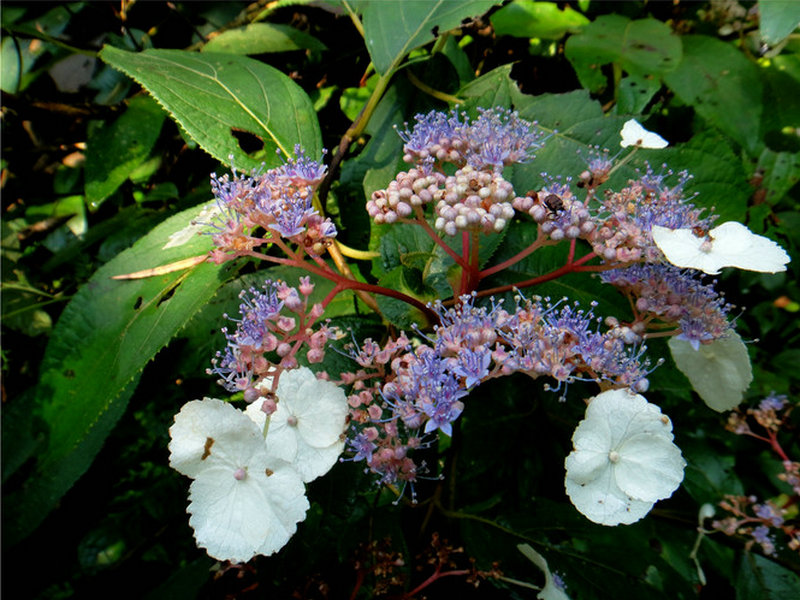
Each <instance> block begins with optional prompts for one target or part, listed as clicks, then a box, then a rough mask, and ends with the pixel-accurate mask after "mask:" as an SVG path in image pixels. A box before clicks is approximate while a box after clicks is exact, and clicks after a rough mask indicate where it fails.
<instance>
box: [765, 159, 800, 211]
mask: <svg viewBox="0 0 800 600" xmlns="http://www.w3.org/2000/svg"><path fill="white" fill-rule="evenodd" d="M758 171H760V172H762V173H763V174H764V178H763V180H762V182H761V186H762V187H763V188H764V189H766V191H767V196H766V201H767V203H768V204H770V205H772V206H774V205H775V204H776V203H777V202H779V201H780V200H781V198H783V197H784V196H785V195H786V194H787V193H788V192H789V190H790V189H792V188H793V187H794V186H795V184H796V183H797V182H798V181H800V154H798V153H797V152H774V151H773V150H770V149H769V148H765V149H764V150H763V151H762V152H761V156H759V157H758Z"/></svg>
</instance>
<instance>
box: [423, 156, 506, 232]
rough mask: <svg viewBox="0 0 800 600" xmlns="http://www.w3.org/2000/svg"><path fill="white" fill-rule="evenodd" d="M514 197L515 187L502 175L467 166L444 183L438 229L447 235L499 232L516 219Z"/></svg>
mask: <svg viewBox="0 0 800 600" xmlns="http://www.w3.org/2000/svg"><path fill="white" fill-rule="evenodd" d="M513 197H514V187H513V186H512V185H511V183H509V182H508V181H506V180H505V179H503V176H502V174H501V173H499V172H496V171H479V170H476V169H475V168H473V167H472V166H470V165H467V166H465V167H464V168H462V169H459V170H458V171H456V173H455V175H453V176H450V177H448V178H447V179H446V180H445V183H444V190H443V191H442V193H441V194H440V195H439V198H440V199H439V201H438V203H437V204H436V221H435V227H436V229H438V230H439V231H443V232H444V233H446V234H447V235H456V233H457V232H458V231H480V232H483V233H499V232H500V231H502V230H503V229H505V227H506V225H508V223H509V222H510V221H511V219H512V218H513V217H514V207H513V206H512V205H511V202H510V200H511V199H512V198H513Z"/></svg>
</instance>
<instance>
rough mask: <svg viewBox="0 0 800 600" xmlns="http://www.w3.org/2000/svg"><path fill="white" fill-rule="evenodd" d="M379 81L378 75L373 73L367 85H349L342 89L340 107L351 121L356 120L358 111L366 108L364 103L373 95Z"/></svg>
mask: <svg viewBox="0 0 800 600" xmlns="http://www.w3.org/2000/svg"><path fill="white" fill-rule="evenodd" d="M377 81H378V76H377V75H373V76H372V77H370V78H369V79H367V81H366V83H365V85H363V86H358V87H349V88H345V89H343V90H342V95H341V97H340V98H339V108H341V109H342V112H343V113H344V114H345V116H346V117H347V118H348V119H350V120H351V121H355V120H356V118H357V117H358V113H360V112H361V109H363V108H364V105H365V104H366V103H367V100H369V98H370V96H372V91H373V90H374V89H375V84H376V83H377Z"/></svg>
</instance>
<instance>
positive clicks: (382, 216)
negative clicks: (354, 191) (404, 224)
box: [367, 168, 445, 225]
mask: <svg viewBox="0 0 800 600" xmlns="http://www.w3.org/2000/svg"><path fill="white" fill-rule="evenodd" d="M444 181H445V176H444V175H443V174H442V173H439V172H435V171H429V170H427V169H424V168H415V169H410V170H409V171H408V172H405V171H403V172H401V173H399V174H398V175H397V177H395V179H394V181H392V182H391V183H389V186H388V187H387V188H386V189H385V190H377V191H375V192H373V194H372V197H371V198H370V200H369V201H367V213H368V214H369V216H370V217H372V218H373V219H374V221H375V223H377V224H378V225H382V224H384V223H394V222H396V221H397V220H398V219H405V218H407V217H410V216H411V215H412V214H413V213H414V208H415V207H421V206H425V205H426V204H430V203H431V202H433V200H434V199H435V198H436V197H437V195H439V194H440V189H441V186H442V185H444Z"/></svg>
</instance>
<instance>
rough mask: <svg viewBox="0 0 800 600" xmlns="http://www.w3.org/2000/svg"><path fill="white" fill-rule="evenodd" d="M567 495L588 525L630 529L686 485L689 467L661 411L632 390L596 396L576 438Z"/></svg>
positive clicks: (609, 392)
mask: <svg viewBox="0 0 800 600" xmlns="http://www.w3.org/2000/svg"><path fill="white" fill-rule="evenodd" d="M572 442H573V444H574V446H575V449H574V450H573V451H572V452H571V453H570V455H569V456H567V459H566V461H565V466H566V470H567V476H566V480H565V486H566V489H567V494H568V495H569V498H570V500H571V501H572V503H573V504H574V505H575V507H576V508H577V509H578V510H579V511H580V512H581V513H583V514H584V515H585V516H586V517H588V518H589V520H591V521H594V522H595V523H600V524H602V525H619V524H620V523H624V524H626V525H627V524H630V523H634V522H636V521H638V520H639V519H641V518H642V517H644V516H645V515H646V514H647V513H648V512H650V509H651V508H652V507H653V505H654V504H655V503H656V501H658V500H661V499H663V498H668V497H669V496H671V495H672V493H673V492H674V491H675V490H676V489H677V488H678V486H679V485H680V483H681V481H682V480H683V469H684V467H685V466H686V462H685V461H684V460H683V457H682V456H681V451H680V449H679V448H678V447H677V446H676V445H675V444H673V443H672V423H671V422H670V420H669V418H668V417H667V416H666V415H663V414H662V413H661V409H660V408H658V406H656V405H654V404H650V403H649V402H647V400H645V398H644V397H643V396H640V395H638V394H634V393H632V392H631V391H630V390H610V391H607V392H603V393H601V394H598V395H597V396H595V397H594V398H593V399H592V401H591V403H590V404H589V406H588V408H587V409H586V416H585V418H584V420H583V421H581V422H580V423H579V424H578V427H577V428H576V429H575V433H574V434H573V436H572Z"/></svg>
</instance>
